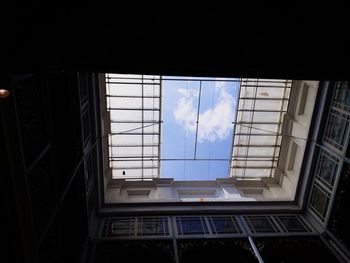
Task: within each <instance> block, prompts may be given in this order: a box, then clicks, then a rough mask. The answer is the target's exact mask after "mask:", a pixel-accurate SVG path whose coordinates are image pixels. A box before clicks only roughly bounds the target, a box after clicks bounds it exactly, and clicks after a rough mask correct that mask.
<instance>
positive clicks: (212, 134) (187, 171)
mask: <svg viewBox="0 0 350 263" xmlns="http://www.w3.org/2000/svg"><path fill="white" fill-rule="evenodd" d="M290 87H291V81H286V80H265V79H264V80H263V79H260V80H258V79H233V78H232V79H229V78H195V77H171V76H153V75H126V74H106V96H107V112H109V116H110V131H109V135H108V138H109V139H108V143H109V165H110V167H111V169H112V178H113V179H127V180H151V179H153V178H174V179H175V180H176V181H184V180H186V181H188V180H190V181H198V180H215V179H216V178H229V177H237V178H240V179H244V178H260V177H271V176H273V172H274V168H275V167H276V165H277V162H278V156H279V147H280V145H281V138H282V136H281V129H282V122H283V117H284V113H285V111H286V110H287V105H288V98H289V93H290Z"/></svg>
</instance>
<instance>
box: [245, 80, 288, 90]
mask: <svg viewBox="0 0 350 263" xmlns="http://www.w3.org/2000/svg"><path fill="white" fill-rule="evenodd" d="M265 83H269V82H265ZM270 83H278V84H287V85H280V86H270V85H261V84H260V81H259V83H257V84H256V85H254V84H243V83H242V84H241V88H245V87H247V88H250V87H252V88H273V89H284V88H287V89H288V88H290V87H288V86H289V85H290V86H291V84H292V83H290V82H287V83H285V82H282V81H281V82H270Z"/></svg>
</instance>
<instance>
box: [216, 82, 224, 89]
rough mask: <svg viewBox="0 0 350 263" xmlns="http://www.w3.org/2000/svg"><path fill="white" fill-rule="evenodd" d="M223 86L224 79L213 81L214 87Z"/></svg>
mask: <svg viewBox="0 0 350 263" xmlns="http://www.w3.org/2000/svg"><path fill="white" fill-rule="evenodd" d="M223 87H225V81H215V88H223Z"/></svg>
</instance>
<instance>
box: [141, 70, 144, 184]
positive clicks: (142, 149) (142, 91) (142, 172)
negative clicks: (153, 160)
mask: <svg viewBox="0 0 350 263" xmlns="http://www.w3.org/2000/svg"><path fill="white" fill-rule="evenodd" d="M143 78H144V76H143V75H142V80H141V96H142V99H141V107H142V113H141V115H142V117H141V118H142V128H141V133H142V135H141V144H142V147H141V155H142V161H141V180H143V176H144V171H143V169H144V163H143V159H144V148H143V145H144V132H145V130H144V127H143V126H144V125H145V124H144V119H145V117H144V97H143V96H144V86H143V84H144V83H143Z"/></svg>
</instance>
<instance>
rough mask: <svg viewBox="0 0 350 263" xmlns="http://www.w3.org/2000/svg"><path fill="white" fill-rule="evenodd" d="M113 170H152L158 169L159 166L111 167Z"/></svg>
mask: <svg viewBox="0 0 350 263" xmlns="http://www.w3.org/2000/svg"><path fill="white" fill-rule="evenodd" d="M111 169H112V170H116V171H117V170H141V169H144V170H150V169H158V166H124V167H111Z"/></svg>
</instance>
